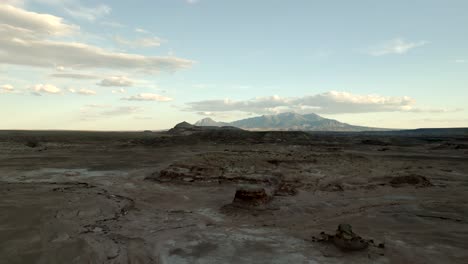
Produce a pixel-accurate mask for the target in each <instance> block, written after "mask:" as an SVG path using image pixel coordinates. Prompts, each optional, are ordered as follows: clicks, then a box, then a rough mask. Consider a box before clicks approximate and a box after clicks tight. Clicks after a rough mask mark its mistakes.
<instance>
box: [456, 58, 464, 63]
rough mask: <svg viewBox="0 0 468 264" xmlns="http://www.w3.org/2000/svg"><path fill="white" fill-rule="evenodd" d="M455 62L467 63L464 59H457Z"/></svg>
mask: <svg viewBox="0 0 468 264" xmlns="http://www.w3.org/2000/svg"><path fill="white" fill-rule="evenodd" d="M454 62H456V63H465V62H466V60H464V59H456V60H454Z"/></svg>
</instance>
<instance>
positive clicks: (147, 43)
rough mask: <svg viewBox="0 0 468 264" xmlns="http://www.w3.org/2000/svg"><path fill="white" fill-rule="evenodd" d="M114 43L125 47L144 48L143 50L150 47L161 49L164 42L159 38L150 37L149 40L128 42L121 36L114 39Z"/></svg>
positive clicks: (142, 39)
mask: <svg viewBox="0 0 468 264" xmlns="http://www.w3.org/2000/svg"><path fill="white" fill-rule="evenodd" d="M114 41H115V42H117V43H118V44H120V45H125V46H129V47H137V48H138V47H140V48H141V47H142V48H150V47H159V46H161V42H162V40H161V39H160V38H157V37H149V38H139V39H135V40H127V39H124V38H122V37H119V36H115V37H114Z"/></svg>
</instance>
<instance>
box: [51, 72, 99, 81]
mask: <svg viewBox="0 0 468 264" xmlns="http://www.w3.org/2000/svg"><path fill="white" fill-rule="evenodd" d="M49 76H50V77H53V78H64V79H78V80H86V79H98V78H99V76H97V75H94V74H86V73H53V74H50V75H49Z"/></svg>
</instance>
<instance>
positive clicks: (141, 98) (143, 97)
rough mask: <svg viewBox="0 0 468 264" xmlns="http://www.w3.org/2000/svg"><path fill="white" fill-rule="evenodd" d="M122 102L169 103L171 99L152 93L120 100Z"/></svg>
mask: <svg viewBox="0 0 468 264" xmlns="http://www.w3.org/2000/svg"><path fill="white" fill-rule="evenodd" d="M122 100H127V101H157V102H169V101H172V98H170V97H166V96H162V95H159V94H153V93H141V94H138V95H134V96H130V97H125V98H122Z"/></svg>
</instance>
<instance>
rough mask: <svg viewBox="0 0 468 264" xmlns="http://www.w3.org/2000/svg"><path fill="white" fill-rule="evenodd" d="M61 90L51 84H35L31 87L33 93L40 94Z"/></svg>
mask: <svg viewBox="0 0 468 264" xmlns="http://www.w3.org/2000/svg"><path fill="white" fill-rule="evenodd" d="M61 92H62V90H61V89H60V88H58V87H56V86H54V85H52V84H36V85H34V86H33V87H32V93H33V94H34V95H39V96H40V95H41V94H60V93H61Z"/></svg>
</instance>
